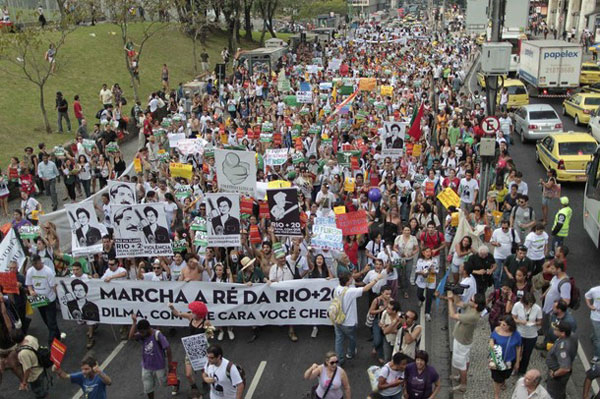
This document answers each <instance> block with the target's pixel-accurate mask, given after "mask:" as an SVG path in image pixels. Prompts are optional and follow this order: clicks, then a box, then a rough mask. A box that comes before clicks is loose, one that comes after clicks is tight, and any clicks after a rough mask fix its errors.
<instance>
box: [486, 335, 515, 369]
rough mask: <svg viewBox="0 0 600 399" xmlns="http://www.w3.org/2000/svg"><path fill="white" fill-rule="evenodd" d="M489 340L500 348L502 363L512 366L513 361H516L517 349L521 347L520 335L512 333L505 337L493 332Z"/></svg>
mask: <svg viewBox="0 0 600 399" xmlns="http://www.w3.org/2000/svg"><path fill="white" fill-rule="evenodd" d="M491 338H492V339H493V340H494V343H496V345H500V346H501V347H502V358H503V359H504V361H505V362H511V363H513V364H514V362H515V360H517V347H519V346H521V345H522V343H521V334H519V332H518V331H514V332H513V333H512V335H511V336H509V337H505V336H504V335H500V334H498V333H497V332H496V331H493V332H492V335H491Z"/></svg>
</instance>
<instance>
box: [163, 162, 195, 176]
mask: <svg viewBox="0 0 600 399" xmlns="http://www.w3.org/2000/svg"><path fill="white" fill-rule="evenodd" d="M169 171H170V172H171V177H183V178H185V179H191V178H192V175H193V172H192V165H187V164H183V163H176V162H171V163H170V164H169Z"/></svg>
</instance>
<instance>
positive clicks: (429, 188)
mask: <svg viewBox="0 0 600 399" xmlns="http://www.w3.org/2000/svg"><path fill="white" fill-rule="evenodd" d="M434 195H435V183H434V182H432V181H426V182H425V196H426V197H431V196H434Z"/></svg>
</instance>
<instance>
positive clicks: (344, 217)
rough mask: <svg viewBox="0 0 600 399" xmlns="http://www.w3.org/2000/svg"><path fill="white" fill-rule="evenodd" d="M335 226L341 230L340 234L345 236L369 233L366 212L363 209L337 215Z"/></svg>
mask: <svg viewBox="0 0 600 399" xmlns="http://www.w3.org/2000/svg"><path fill="white" fill-rule="evenodd" d="M336 225H337V227H338V229H341V230H342V234H343V235H345V236H351V235H356V234H366V233H368V232H369V223H368V221H367V212H366V211H365V210H364V209H360V210H358V211H355V212H348V213H344V214H341V215H337V217H336Z"/></svg>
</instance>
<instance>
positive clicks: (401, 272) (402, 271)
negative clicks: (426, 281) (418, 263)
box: [397, 259, 414, 292]
mask: <svg viewBox="0 0 600 399" xmlns="http://www.w3.org/2000/svg"><path fill="white" fill-rule="evenodd" d="M413 260H414V259H408V260H407V261H406V263H405V264H404V266H402V267H400V268H398V269H397V270H398V287H399V288H401V289H403V290H404V292H407V291H408V287H409V286H410V276H411V271H412V268H413V267H412V266H413Z"/></svg>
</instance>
